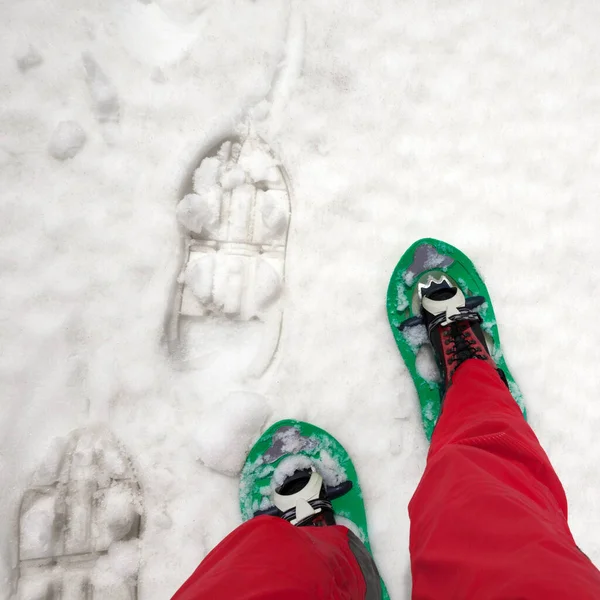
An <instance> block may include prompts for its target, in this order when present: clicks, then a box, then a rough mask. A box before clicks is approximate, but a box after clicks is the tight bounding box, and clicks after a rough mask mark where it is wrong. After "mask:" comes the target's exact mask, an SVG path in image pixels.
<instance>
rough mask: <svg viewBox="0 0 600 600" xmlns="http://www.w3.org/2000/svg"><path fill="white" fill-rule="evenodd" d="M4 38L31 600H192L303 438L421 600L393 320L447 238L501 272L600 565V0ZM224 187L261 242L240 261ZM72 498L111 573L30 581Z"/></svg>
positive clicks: (163, 18)
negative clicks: (400, 270)
mask: <svg viewBox="0 0 600 600" xmlns="http://www.w3.org/2000/svg"><path fill="white" fill-rule="evenodd" d="M3 17H4V18H3V19H2V20H1V22H0V31H1V36H0V39H1V40H2V42H1V44H2V49H3V50H4V51H3V52H2V53H1V54H0V80H1V81H2V85H0V101H1V104H2V108H3V110H2V112H1V114H0V123H1V136H0V183H1V188H2V194H3V201H2V207H1V208H0V215H1V218H0V283H1V286H0V287H1V289H2V296H1V299H0V336H1V341H2V348H3V351H2V354H1V356H0V383H1V386H2V414H1V416H0V479H1V481H2V486H1V487H0V507H1V508H2V514H3V515H4V517H5V518H3V519H2V521H1V522H0V599H2V600H3V599H5V598H6V599H8V598H11V596H13V595H15V594H16V593H17V592H16V590H17V585H18V577H19V567H21V569H20V570H21V575H22V576H21V582H22V585H21V591H20V594H21V597H22V598H25V599H29V598H39V597H45V594H46V593H47V590H48V586H49V585H54V583H53V582H55V581H56V578H57V577H59V576H60V577H62V576H63V575H64V576H65V579H64V580H63V583H64V585H65V586H67V588H68V590H70V593H72V596H71V597H78V594H79V597H84V596H83V593H84V592H82V591H81V590H86V589H88V587H89V586H90V585H92V586H96V587H97V588H98V589H99V590H102V589H104V590H105V591H106V590H109V591H108V592H107V593H108V594H109V595H110V594H112V595H110V597H115V598H116V597H119V596H118V594H120V593H123V594H127V593H129V591H131V589H133V588H135V589H137V593H138V597H139V598H140V599H141V600H159V599H161V600H162V599H164V598H168V597H170V596H171V595H172V594H173V593H174V592H175V590H176V589H177V588H178V587H179V586H180V585H181V584H182V583H183V581H184V580H185V579H186V577H188V576H189V575H190V573H191V572H192V571H193V570H194V569H195V567H196V566H197V564H198V562H199V561H200V560H202V558H203V557H204V556H205V555H206V554H207V553H208V552H209V551H210V550H211V549H212V548H213V547H214V546H215V545H216V544H217V543H218V542H219V541H220V540H221V539H222V538H223V537H224V536H225V535H227V533H229V532H230V531H231V530H232V529H233V528H234V527H236V526H237V525H238V524H239V523H240V521H241V516H240V512H239V504H238V477H237V473H238V471H239V466H240V464H241V461H242V457H243V454H244V452H246V451H247V448H248V446H249V445H250V444H251V443H252V441H253V440H254V439H256V437H258V435H259V434H260V432H261V431H262V430H264V428H265V427H268V426H269V425H271V424H272V423H273V422H275V421H276V420H279V419H283V418H295V419H302V420H306V421H309V422H312V423H314V424H315V425H318V426H319V427H322V428H324V429H326V430H327V431H329V432H330V433H331V434H332V435H334V436H335V437H336V438H337V439H338V440H339V441H340V442H341V443H342V444H343V445H344V446H345V448H346V449H347V450H348V452H349V453H350V455H351V456H352V458H353V461H354V464H355V466H356V469H357V471H358V474H359V476H360V479H361V487H362V490H363V494H364V499H365V504H366V508H367V514H368V519H369V532H370V540H371V545H372V547H373V550H374V553H375V558H376V560H377V563H378V565H379V567H380V570H381V572H382V575H383V577H384V579H385V582H386V584H387V587H388V589H389V591H390V595H391V597H392V598H398V599H401V598H409V597H410V575H409V555H408V531H409V522H408V515H407V511H406V510H405V508H404V509H403V507H406V506H407V504H408V502H409V500H410V497H411V495H412V493H413V491H414V489H415V487H416V485H417V483H418V481H419V477H420V475H421V473H422V472H423V468H424V465H425V460H426V454H427V448H428V446H427V443H426V440H425V436H424V433H423V429H422V426H421V421H420V411H419V408H418V404H417V398H416V393H415V390H414V388H413V384H412V381H411V379H410V376H409V373H408V371H407V369H406V368H405V367H404V365H403V363H402V359H401V357H400V354H399V352H398V350H397V348H396V346H395V344H394V340H393V337H392V334H391V332H390V331H389V325H388V321H387V315H386V309H385V301H386V290H387V285H388V281H389V278H390V275H391V273H392V271H393V269H394V266H395V264H396V262H397V260H398V259H399V257H400V256H401V255H402V253H403V252H404V251H405V250H406V248H408V246H409V245H410V244H412V243H413V242H414V241H415V240H416V239H418V238H421V237H435V238H439V239H443V240H446V241H448V242H449V243H451V244H453V245H455V246H457V247H458V248H460V249H461V250H463V251H464V252H465V253H466V254H467V255H468V256H469V257H470V258H471V259H472V260H473V262H474V263H475V264H476V265H477V267H478V268H479V270H480V272H481V273H482V274H483V275H484V277H485V281H486V284H487V286H488V288H489V291H490V294H491V297H492V298H493V301H494V308H495V312H496V317H497V319H498V326H499V329H500V335H501V339H502V350H503V353H504V356H505V357H506V360H507V362H508V364H509V365H510V368H511V371H512V373H513V375H514V376H515V378H516V380H517V381H518V383H519V386H520V388H521V390H522V392H523V395H524V400H525V402H526V405H527V409H528V415H529V421H530V423H531V425H532V426H533V428H534V430H535V431H536V434H537V435H538V437H539V439H540V440H541V442H542V444H543V446H544V448H545V450H546V451H547V453H548V454H549V456H550V459H551V461H552V463H553V464H554V466H555V468H556V470H557V472H558V474H559V476H560V478H561V480H562V482H563V484H564V486H565V489H566V492H567V497H568V499H569V505H570V525H571V528H572V530H573V533H574V536H575V539H576V541H577V543H578V545H579V546H580V547H581V548H582V550H583V551H584V552H585V553H586V554H587V555H588V556H589V557H590V558H591V559H592V561H594V562H595V563H596V564H600V537H599V536H598V535H597V531H598V530H599V528H600V510H599V508H600V500H599V498H600V470H599V469H597V463H598V460H599V457H600V437H599V436H598V435H597V432H598V429H599V427H600V404H599V403H598V402H597V398H598V395H599V394H600V390H599V387H600V383H599V381H598V377H597V371H598V364H599V362H600V347H599V346H598V344H597V340H598V339H600V323H598V321H597V319H595V318H594V315H595V314H596V309H595V300H596V298H595V297H596V294H595V292H596V291H598V289H599V281H600V249H599V246H598V243H597V229H598V224H599V223H600V214H599V213H600V203H599V202H598V197H597V196H598V187H599V186H598V182H599V177H600V176H599V173H600V153H599V151H598V139H599V136H600V122H599V121H598V119H597V106H598V102H599V100H600V69H598V64H597V63H598V58H597V57H598V56H600V52H599V50H600V38H599V37H598V35H597V32H598V28H599V27H600V6H598V5H597V3H594V2H592V1H591V0H584V1H583V2H579V3H572V2H567V1H566V0H555V1H554V2H552V3H549V4H548V5H547V6H545V7H544V10H542V9H541V8H540V5H539V4H536V3H523V2H520V1H518V0H507V1H506V2H495V3H494V2H486V1H484V0H456V1H454V2H451V3H438V2H430V1H425V2H423V1H419V0H408V1H406V2H402V3H398V2H392V1H391V0H372V1H370V2H363V3H360V4H353V5H349V4H348V3H347V2H343V1H342V0H330V1H329V2H326V3H323V2H317V1H316V0H304V1H302V2H300V1H299V0H257V1H252V0H221V1H218V2H217V1H211V0H189V1H185V2H178V1H176V0H151V1H148V2H147V1H144V2H141V1H139V0H121V1H119V2H117V1H116V0H105V1H104V2H100V3H98V2H92V1H91V0H80V1H79V2H77V3H76V4H75V3H73V2H67V3H61V5H60V6H58V5H57V4H56V3H48V2H42V1H41V0H22V1H21V2H9V3H4V6H3ZM65 124H68V125H65ZM240 136H242V138H243V139H244V140H249V141H248V142H247V144H246V145H245V146H243V148H244V152H243V153H242V154H241V155H240V156H239V157H236V160H235V161H233V162H230V163H227V167H226V168H225V167H223V168H222V165H223V161H222V160H221V159H220V158H219V156H217V155H215V154H214V152H215V151H217V150H218V149H219V147H220V146H219V145H220V144H223V143H224V141H227V140H230V141H231V140H236V139H240ZM263 143H264V145H266V146H267V147H268V148H269V149H270V152H267V151H266V150H265V148H264V147H263V145H262V144H263ZM203 159H204V160H203ZM220 169H222V170H220ZM215 186H216V187H215ZM217 193H221V194H223V196H225V197H227V198H230V197H234V196H235V198H236V200H235V201H236V202H239V204H238V206H239V207H240V211H239V212H238V213H236V214H235V215H234V217H235V218H232V219H230V220H228V221H227V222H228V223H231V227H232V229H231V231H230V234H231V235H233V234H235V236H246V237H245V238H244V239H241V240H240V239H237V238H236V240H237V241H236V240H232V239H229V238H227V239H226V238H222V237H221V233H222V230H220V229H218V228H217V227H216V224H217V222H219V223H222V222H224V221H223V219H224V213H219V217H218V218H217V217H216V216H215V215H216V208H215V205H214V203H215V199H214V198H215V194H217ZM188 194H189V195H191V198H190V196H188ZM211 194H212V195H211ZM186 198H188V199H187V200H186ZM182 201H183V202H184V204H180V202H182ZM244 206H245V207H246V208H247V210H246V209H244V210H242V207H244ZM194 207H199V210H195V209H194ZM188 209H189V210H188ZM193 209H194V210H193ZM228 214H229V213H228ZM219 219H221V221H219ZM250 223H251V225H250ZM198 231H199V233H197V232H198ZM194 232H196V233H194ZM232 232H233V233H232ZM192 234H193V235H192ZM192 242H193V243H192ZM224 242H226V243H228V244H230V245H229V246H227V252H223V250H222V248H221V247H220V246H219V245H220V244H223V243H224ZM187 244H190V245H189V247H188V245H187ZM236 244H238V245H236ZM186 251H189V252H190V254H191V255H193V256H192V257H191V259H193V260H191V262H189V264H188V268H187V269H184V266H185V265H184V262H185V261H184V260H182V259H185V252H186ZM241 251H243V252H241ZM211 252H212V253H213V254H214V255H215V256H211V255H210V253H211ZM219 253H221V254H222V255H219ZM196 259H198V261H199V262H200V263H201V264H200V265H199V266H197V264H196V262H195V261H196ZM434 259H435V257H434ZM203 261H205V262H203ZM211 261H212V262H211ZM434 262H435V260H434ZM211 269H212V270H211ZM224 274H225V275H224ZM186 282H187V283H186ZM407 283H408V282H407ZM179 288H182V289H184V290H185V294H186V295H185V297H184V298H183V303H182V304H180V305H177V308H175V307H176V302H175V300H176V298H177V295H176V292H175V291H174V290H177V289H179ZM186 311H187V312H186ZM182 315H183V316H184V317H183V319H179V317H181V316H182ZM425 358H426V357H425ZM423 369H424V372H427V373H430V369H431V362H427V361H425V359H424V364H423ZM430 376H433V375H432V374H431V373H430ZM232 392H235V393H234V394H233V395H232ZM71 432H75V433H74V434H72V433H71ZM100 432H104V433H100ZM112 436H114V439H116V440H119V442H120V443H122V444H123V447H122V448H121V446H120V445H118V444H117V443H116V442H114V440H113V437H112ZM73 440H80V442H78V443H80V444H82V445H80V446H79V447H78V448H79V450H77V448H74V447H73V446H72V441H73ZM86 440H87V441H86ZM90 440H92V441H90ZM86 444H87V445H86ZM90 444H91V446H90ZM91 447H93V448H95V450H94V453H93V457H92V458H91V457H90V456H91V455H90V454H89V452H88V451H87V450H85V448H88V449H89V448H91ZM102 447H104V449H105V450H104V451H103V450H101V448H102ZM115 448H117V449H118V451H117V450H115ZM122 451H123V452H126V455H127V456H128V457H129V458H128V459H127V460H126V461H125V459H123V458H122V454H121V452H122ZM111 456H112V458H111ZM66 457H70V458H69V460H71V461H72V462H71V463H69V464H71V465H74V467H73V468H74V469H75V470H74V471H73V473H71V475H67V474H66V472H65V471H64V465H65V464H67V463H68V460H67V459H66ZM119 457H121V458H119ZM65 460H67V463H66V462H65ZM86 461H87V462H86ZM90 461H91V462H90ZM128 461H130V462H128ZM119 464H120V465H121V467H122V468H123V469H124V471H122V472H121V474H119ZM129 464H131V465H132V467H131V468H132V469H133V474H134V475H132V474H131V473H129V471H128V469H129V468H130V467H129ZM69 481H70V482H71V484H70V485H71V487H68V486H67V487H66V488H65V487H64V486H63V484H64V485H67V484H66V483H64V482H69ZM61 482H63V483H61ZM74 482H75V483H77V482H78V483H77V485H75V483H74ZM81 482H88V483H87V484H85V485H84V483H81ZM44 486H47V487H48V486H49V487H48V490H49V491H48V490H47V491H46V492H43V489H45V488H44ZM61 486H63V487H61ZM86 486H87V487H86ZM90 486H91V487H90ZM138 486H139V487H138ZM63 489H67V490H69V491H68V494H79V495H80V496H76V495H75V496H68V497H70V498H71V497H72V498H81V497H83V496H85V495H86V494H88V496H85V497H86V498H87V499H88V500H90V502H91V501H92V500H94V498H95V501H96V502H97V506H98V509H97V510H96V509H94V511H93V513H90V512H89V511H88V512H86V510H84V509H81V507H84V506H92V504H90V505H87V504H85V503H83V502H82V501H80V500H77V499H74V500H73V507H74V509H81V511H80V513H77V514H78V516H77V515H76V516H73V517H72V518H73V519H74V523H79V524H80V525H81V527H82V528H85V526H86V523H87V522H88V521H85V519H91V523H92V524H93V525H94V527H97V529H94V527H93V528H92V529H90V531H95V534H94V535H97V536H98V538H97V539H98V540H104V541H103V544H104V546H103V547H104V548H105V549H104V550H102V552H103V554H102V556H101V558H102V560H100V561H99V562H97V563H96V564H95V567H94V570H93V572H90V573H87V574H86V575H85V577H84V576H83V575H81V574H78V573H77V572H75V571H73V570H71V571H70V570H69V569H67V570H66V571H65V573H66V575H65V573H62V572H61V573H58V571H56V572H55V571H48V570H47V571H43V572H41V573H39V572H38V571H35V567H34V565H33V564H31V563H27V560H29V559H26V557H27V556H28V555H27V552H30V551H31V552H33V553H39V552H42V553H43V552H53V550H52V548H53V544H54V538H53V537H52V535H51V532H50V529H51V527H52V523H53V522H54V521H55V519H56V516H57V514H58V512H57V510H58V509H57V508H56V506H57V504H56V502H57V498H59V496H58V495H57V494H58V491H57V490H63ZM90 490H95V491H90ZM61 493H63V492H61ZM64 493H65V494H66V493H67V492H64ZM89 494H91V496H90V495H89ZM94 494H96V496H94ZM22 503H23V504H22ZM94 506H96V505H94ZM61 510H62V509H61ZM59 512H60V511H59ZM90 515H91V516H90ZM140 519H141V527H140V530H139V539H138V537H137V535H138V531H137V524H138V522H139V520H140ZM59 530H60V528H59ZM80 533H81V532H80ZM72 535H73V536H75V538H77V531H74V532H73V533H72ZM75 538H74V539H73V540H72V543H73V544H74V546H73V547H75V546H76V545H77V543H81V541H82V540H83V542H85V543H87V544H88V545H89V544H91V540H90V538H88V537H86V536H85V535H83V534H81V535H80V536H79V537H78V538H77V539H75ZM20 547H21V548H20ZM19 552H21V554H19ZM32 560H33V559H32ZM20 561H21V562H23V561H24V562H23V564H21V565H20ZM61 568H62V567H61ZM28 569H30V570H28ZM34 571H35V572H34ZM86 586H88V587H86ZM67 588H65V589H67ZM79 592H81V593H79Z"/></svg>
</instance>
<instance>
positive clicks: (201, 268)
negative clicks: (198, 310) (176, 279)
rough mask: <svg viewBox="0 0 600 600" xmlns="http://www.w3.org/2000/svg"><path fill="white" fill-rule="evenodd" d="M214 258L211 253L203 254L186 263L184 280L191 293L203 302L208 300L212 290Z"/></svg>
mask: <svg viewBox="0 0 600 600" xmlns="http://www.w3.org/2000/svg"><path fill="white" fill-rule="evenodd" d="M214 272H215V259H214V256H213V255H212V254H205V255H203V256H201V257H200V258H197V259H195V260H193V261H190V262H189V263H188V266H187V268H186V270H185V275H184V281H185V283H186V285H188V286H189V287H190V289H191V290H192V293H193V294H194V296H195V297H196V298H198V300H200V301H201V302H203V303H207V302H210V300H211V298H212V292H213V279H214Z"/></svg>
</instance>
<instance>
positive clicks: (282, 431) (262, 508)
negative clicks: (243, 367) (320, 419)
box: [240, 420, 389, 600]
mask: <svg viewBox="0 0 600 600" xmlns="http://www.w3.org/2000/svg"><path fill="white" fill-rule="evenodd" d="M309 469H310V470H314V471H316V472H317V473H318V474H319V475H320V476H321V477H322V478H323V483H324V484H325V486H326V489H327V495H328V498H329V499H330V500H331V505H332V507H333V512H334V516H335V521H336V523H337V524H338V525H345V526H346V527H348V529H350V530H351V531H353V532H354V533H355V534H356V535H357V536H358V538H359V539H360V540H361V541H362V542H363V543H364V544H365V546H366V548H367V550H368V551H369V552H371V547H370V544H369V535H368V531H367V517H366V513H365V506H364V502H363V497H362V492H361V489H360V484H359V481H358V476H357V474H356V470H355V468H354V465H353V464H352V460H351V459H350V457H349V456H348V453H347V452H346V450H345V449H344V447H343V446H342V445H341V444H340V443H339V442H338V441H337V440H336V439H335V438H334V437H333V436H331V435H330V434H329V433H327V432H326V431H324V430H323V429H320V428H319V427H316V426H315V425H311V424H310V423H304V422H302V421H295V420H285V421H279V422H278V423H275V424H274V425H272V426H271V427H269V429H267V430H266V431H265V432H264V433H263V434H262V436H261V437H260V438H259V440H258V441H257V442H256V443H255V444H254V446H253V447H252V449H251V450H250V453H249V454H248V457H247V458H246V463H245V465H244V467H243V469H242V473H241V478H240V508H241V511H242V519H243V520H244V521H247V520H249V519H251V518H252V517H254V516H258V515H261V514H275V512H276V511H277V507H276V506H275V504H274V492H275V490H276V489H277V488H278V487H279V486H281V485H282V484H283V483H284V480H286V479H287V478H289V477H290V476H291V475H293V474H294V472H296V471H299V470H309ZM292 522H293V521H292ZM381 588H382V596H381V597H382V600H388V598H389V596H388V593H387V590H386V588H385V585H384V583H383V581H382V582H381Z"/></svg>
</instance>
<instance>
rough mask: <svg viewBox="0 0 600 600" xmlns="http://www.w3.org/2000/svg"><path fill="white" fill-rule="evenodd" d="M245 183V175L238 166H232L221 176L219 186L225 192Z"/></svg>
mask: <svg viewBox="0 0 600 600" xmlns="http://www.w3.org/2000/svg"><path fill="white" fill-rule="evenodd" d="M245 182H246V173H245V171H244V169H242V167H240V166H239V165H234V166H233V167H232V168H231V169H229V170H227V171H225V172H224V173H223V174H222V175H221V186H222V187H223V189H225V190H232V189H233V188H235V187H237V186H238V185H242V184H243V183H245Z"/></svg>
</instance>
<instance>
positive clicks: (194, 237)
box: [168, 135, 291, 375]
mask: <svg viewBox="0 0 600 600" xmlns="http://www.w3.org/2000/svg"><path fill="white" fill-rule="evenodd" d="M290 213H291V209H290V191H289V181H288V177H287V174H286V172H285V169H284V168H283V167H282V166H281V164H280V163H279V161H278V160H277V159H276V158H275V157H274V156H273V153H272V151H271V150H270V148H269V147H268V146H267V145H266V143H265V142H264V141H263V140H261V139H260V138H258V137H256V136H252V135H250V136H248V137H246V138H244V139H240V138H232V139H229V140H225V141H223V142H222V143H220V144H218V146H217V148H215V150H214V151H213V152H211V153H209V156H207V157H206V158H204V159H203V160H202V161H201V163H200V166H199V167H198V168H197V169H196V170H195V172H194V176H193V184H192V193H190V194H187V195H186V196H185V197H184V198H183V200H182V201H181V202H180V203H179V205H178V209H177V217H178V220H179V223H180V225H181V227H182V234H183V235H184V244H185V248H186V250H185V252H184V253H183V257H184V265H183V268H182V270H181V273H180V274H179V276H178V280H177V292H176V294H175V296H174V302H175V305H174V307H173V314H174V318H173V319H171V320H170V323H171V326H172V327H173V328H174V329H175V331H173V332H170V333H169V336H168V337H169V339H170V340H176V342H177V345H176V346H174V347H173V346H172V349H173V350H174V352H176V353H177V355H178V358H179V359H180V360H181V361H182V362H183V363H184V364H186V366H188V367H189V366H195V367H196V368H207V367H208V366H210V365H211V364H213V363H214V361H215V360H218V358H216V357H215V355H221V356H224V360H225V361H226V362H228V363H232V362H233V363H235V364H238V365H239V366H240V368H241V370H242V371H243V372H245V373H250V374H253V375H260V374H261V373H262V372H263V371H264V370H265V369H266V368H267V366H268V365H269V363H270V361H271V359H272V357H273V354H274V352H275V350H276V348H277V342H278V339H279V333H280V330H281V319H282V309H281V304H280V302H279V300H280V296H281V291H282V287H283V278H284V267H285V248H286V242H287V232H288V227H289V221H290ZM224 319H225V320H227V321H229V325H231V326H230V327H228V324H227V323H224V324H223V331H222V335H220V334H219V332H218V330H217V329H218V327H219V326H218V321H219V320H220V321H223V320H224ZM242 323H243V324H242ZM215 327H216V328H217V329H215ZM249 346H251V347H249ZM236 354H238V355H242V354H243V356H241V357H240V358H239V360H236V359H235V355H236Z"/></svg>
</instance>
